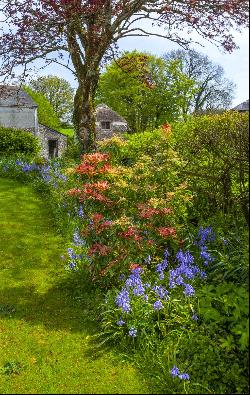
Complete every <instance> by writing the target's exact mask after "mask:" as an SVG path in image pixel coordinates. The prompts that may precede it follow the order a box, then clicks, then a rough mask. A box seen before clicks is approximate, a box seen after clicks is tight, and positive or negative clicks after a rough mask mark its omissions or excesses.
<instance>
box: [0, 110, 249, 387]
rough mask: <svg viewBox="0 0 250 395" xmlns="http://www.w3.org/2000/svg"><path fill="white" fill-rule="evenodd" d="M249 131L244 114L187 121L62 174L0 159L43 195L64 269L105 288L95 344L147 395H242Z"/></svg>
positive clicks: (53, 166) (123, 143)
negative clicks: (243, 196)
mask: <svg viewBox="0 0 250 395" xmlns="http://www.w3.org/2000/svg"><path fill="white" fill-rule="evenodd" d="M246 130H247V116H246V115H244V114H243V115H242V114H238V113H237V114H236V113H225V114H222V115H221V116H210V117H208V116H206V117H195V118H191V119H190V120H188V122H187V123H178V124H175V125H174V127H173V132H171V127H170V125H168V124H164V125H163V126H162V127H161V128H159V129H157V130H155V131H153V132H146V133H142V134H134V135H127V136H124V139H119V138H117V137H116V138H112V139H110V140H106V141H104V142H102V143H100V144H99V150H98V152H95V153H91V154H85V155H83V156H81V158H80V160H78V162H77V163H74V165H73V166H72V167H70V168H69V167H66V168H65V164H64V163H63V161H52V162H46V163H44V162H42V161H41V160H39V159H37V160H36V162H35V163H34V162H33V163H26V162H24V160H23V161H16V160H14V159H12V160H11V159H6V160H2V162H1V163H0V169H1V170H0V174H1V175H5V176H12V177H13V175H17V176H18V177H19V178H23V179H24V180H25V179H26V180H27V179H29V180H30V181H31V182H33V183H34V185H36V187H37V188H38V189H39V190H40V191H41V192H45V194H44V196H46V197H47V198H48V197H50V202H51V203H50V204H53V206H54V216H55V219H56V220H57V224H58V227H59V228H60V229H61V230H62V231H63V232H64V235H65V244H66V249H65V250H66V251H65V256H64V257H62V258H63V261H64V265H65V268H66V269H67V270H68V271H70V272H71V274H74V275H75V276H80V275H81V273H85V274H86V275H87V276H88V278H89V281H90V282H91V283H92V285H93V286H94V287H98V288H100V289H102V290H103V305H102V306H100V315H99V316H98V317H97V318H98V320H99V324H100V332H99V333H98V334H97V335H96V336H95V337H93V339H94V340H95V341H96V344H97V345H98V346H99V347H100V346H101V345H103V344H106V345H107V344H108V345H109V346H112V347H116V349H117V350H118V351H119V352H120V353H121V354H122V355H123V358H125V357H126V358H129V359H130V360H132V361H133V362H134V363H136V364H137V366H138V367H139V368H140V370H141V371H142V372H143V373H144V374H145V376H146V377H147V378H148V379H149V380H150V381H151V382H152V383H154V388H155V393H166V388H167V391H168V393H189V394H194V393H195V394H200V393H202V394H206V393H213V394H216V393H222V394H227V393H243V394H244V393H248V389H249V388H248V342H249V340H248V338H249V335H248V317H249V311H248V303H249V301H248V288H249V285H248V271H249V268H248V227H247V224H246V221H245V218H244V215H243V213H242V211H241V204H240V199H239V196H240V193H241V192H242V190H243V189H242V188H243V187H242V186H241V184H240V181H241V180H242V179H241V176H242V171H243V170H242V168H240V167H239V166H240V165H241V164H242V163H245V162H246V152H247V148H246V147H247V144H246ZM227 158H228V159H227ZM239 159H241V160H239ZM67 163H69V162H67ZM229 165H230V166H229ZM192 166H193V167H192ZM201 171H202V174H203V173H204V174H205V175H207V174H208V175H212V176H213V177H215V178H216V179H217V181H216V182H217V183H214V184H213V185H212V186H211V181H210V178H209V182H210V184H209V182H208V181H207V178H206V177H204V178H202V177H200V172H201ZM225 171H229V175H230V180H231V182H230V184H229V186H230V188H229V189H228V195H225V191H224V189H223V188H222V186H223V185H224V184H223V182H222V181H224V178H223V177H222V174H223V175H224V174H225ZM189 172H190V173H191V172H192V174H189ZM244 172H245V167H244ZM244 172H243V174H244ZM193 173H195V174H193ZM244 177H245V176H244ZM220 180H221V182H222V184H220ZM243 180H244V182H243V184H244V188H247V183H248V180H247V178H246V177H245V178H244V179H243ZM227 182H228V180H227ZM217 184H218V185H217ZM212 188H213V189H215V190H212ZM216 188H217V189H216ZM211 192H212V193H213V199H211ZM227 197H228V200H225V199H226V198H227ZM228 201H230V204H226V203H227V202H228Z"/></svg>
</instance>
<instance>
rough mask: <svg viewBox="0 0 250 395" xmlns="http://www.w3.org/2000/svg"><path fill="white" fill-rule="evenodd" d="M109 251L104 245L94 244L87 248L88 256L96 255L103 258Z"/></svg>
mask: <svg viewBox="0 0 250 395" xmlns="http://www.w3.org/2000/svg"><path fill="white" fill-rule="evenodd" d="M109 251H110V248H109V247H107V246H106V245H104V244H100V243H95V244H93V245H92V246H91V247H90V248H89V250H88V255H93V254H95V253H97V254H99V255H101V256H104V255H107V254H108V252H109Z"/></svg>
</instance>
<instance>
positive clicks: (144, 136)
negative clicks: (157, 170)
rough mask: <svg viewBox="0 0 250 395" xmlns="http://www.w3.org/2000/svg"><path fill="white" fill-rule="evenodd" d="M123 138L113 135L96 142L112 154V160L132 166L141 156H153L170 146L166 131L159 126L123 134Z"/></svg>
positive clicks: (100, 147) (101, 148) (101, 149)
mask: <svg viewBox="0 0 250 395" xmlns="http://www.w3.org/2000/svg"><path fill="white" fill-rule="evenodd" d="M123 137H124V138H123V139H121V138H119V137H113V138H110V139H106V140H104V141H101V142H99V143H98V148H99V149H100V151H102V152H107V153H109V154H112V160H113V162H115V163H117V164H122V165H125V166H132V165H133V164H134V163H136V162H137V161H138V160H139V159H140V158H141V157H142V156H144V155H147V156H150V157H153V158H154V157H155V156H156V154H158V155H160V154H161V153H162V152H164V150H166V149H167V148H170V147H171V139H170V135H169V134H168V133H164V131H163V130H162V129H161V128H159V129H155V130H153V131H147V132H143V133H134V134H124V135H123Z"/></svg>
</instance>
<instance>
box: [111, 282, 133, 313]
mask: <svg viewBox="0 0 250 395" xmlns="http://www.w3.org/2000/svg"><path fill="white" fill-rule="evenodd" d="M115 302H116V305H117V306H118V307H120V308H121V309H122V311H124V312H126V313H128V312H129V311H130V310H131V306H130V298H129V293H128V291H127V290H126V289H125V288H122V290H121V291H120V293H119V294H118V295H117V297H116V300H115Z"/></svg>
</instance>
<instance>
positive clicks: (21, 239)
mask: <svg viewBox="0 0 250 395" xmlns="http://www.w3.org/2000/svg"><path fill="white" fill-rule="evenodd" d="M0 232H1V233H0V393H2V394H10V393H11V394H53V393H55V394H63V393H65V394H66V393H69V394H126V393H127V394H139V393H141V394H142V393H144V394H145V393H146V394H147V393H150V392H149V391H148V387H147V384H146V382H145V381H144V380H143V378H142V377H141V376H140V375H139V374H138V372H137V371H136V370H135V369H134V368H133V367H132V366H130V365H128V364H127V363H125V362H124V363H123V362H122V361H121V359H118V358H117V357H116V356H115V355H114V354H113V353H112V352H111V351H108V350H106V351H105V350H104V351H103V352H102V353H97V352H96V349H95V346H94V345H93V344H92V343H91V336H92V335H93V334H94V333H95V332H96V327H97V324H96V322H95V319H94V318H95V317H92V315H93V314H92V312H93V311H94V303H95V299H94V298H93V295H92V294H91V293H90V292H89V291H88V290H86V291H85V294H83V295H82V297H81V298H77V297H76V296H74V295H77V294H76V293H75V294H74V292H72V289H73V288H72V287H73V286H74V285H72V284H70V280H69V275H68V274H67V272H66V271H65V270H64V268H63V262H62V260H61V259H60V256H61V255H62V254H63V252H64V245H63V239H62V237H61V236H60V235H58V234H57V233H56V229H55V227H54V225H53V219H52V218H50V215H49V213H48V209H47V208H46V204H45V203H44V202H43V201H42V199H41V198H40V197H39V196H37V195H36V194H35V193H34V192H33V190H32V189H31V188H30V187H29V186H27V185H23V184H21V183H19V182H16V181H13V180H7V179H0ZM70 287H71V288H70ZM79 295H80V293H79ZM19 364H20V365H19ZM151 393H152V392H151Z"/></svg>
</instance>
